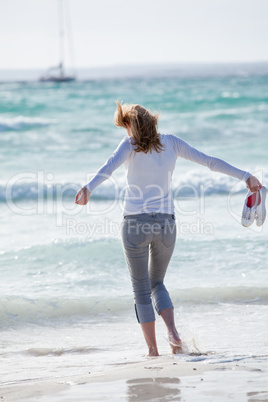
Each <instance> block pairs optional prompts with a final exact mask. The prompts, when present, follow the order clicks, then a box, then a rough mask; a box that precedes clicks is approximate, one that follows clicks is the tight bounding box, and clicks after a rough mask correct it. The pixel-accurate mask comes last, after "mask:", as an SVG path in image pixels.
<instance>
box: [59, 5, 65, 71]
mask: <svg viewBox="0 0 268 402" xmlns="http://www.w3.org/2000/svg"><path fill="white" fill-rule="evenodd" d="M63 11H64V10H63V0H58V19H59V48H60V52H59V54H60V64H59V69H60V75H61V76H62V77H63V76H64V17H63Z"/></svg>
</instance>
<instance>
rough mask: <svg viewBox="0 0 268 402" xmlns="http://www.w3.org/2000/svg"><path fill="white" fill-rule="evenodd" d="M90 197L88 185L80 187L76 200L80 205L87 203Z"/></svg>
mask: <svg viewBox="0 0 268 402" xmlns="http://www.w3.org/2000/svg"><path fill="white" fill-rule="evenodd" d="M89 197H90V192H89V190H88V189H87V188H86V187H82V188H80V190H79V191H78V192H77V194H76V196H75V200H74V202H75V203H76V204H79V205H86V204H87V203H88V200H89Z"/></svg>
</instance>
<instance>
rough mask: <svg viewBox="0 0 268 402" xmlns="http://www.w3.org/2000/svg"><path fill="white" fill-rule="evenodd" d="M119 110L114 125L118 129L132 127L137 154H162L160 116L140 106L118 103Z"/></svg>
mask: <svg viewBox="0 0 268 402" xmlns="http://www.w3.org/2000/svg"><path fill="white" fill-rule="evenodd" d="M116 105H117V110H116V111H115V114H114V124H115V125H116V126H117V127H123V128H128V127H130V131H131V137H132V138H133V140H134V143H135V145H136V148H135V151H136V152H144V153H147V152H149V151H150V152H151V151H153V150H155V151H156V152H161V151H162V150H163V149H164V147H163V145H162V144H161V141H160V135H159V134H158V132H157V121H158V117H159V115H158V114H157V113H155V114H151V113H150V112H149V111H148V110H147V109H145V108H144V107H143V106H140V105H127V104H123V103H122V102H121V103H120V102H118V101H116Z"/></svg>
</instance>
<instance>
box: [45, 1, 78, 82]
mask: <svg viewBox="0 0 268 402" xmlns="http://www.w3.org/2000/svg"><path fill="white" fill-rule="evenodd" d="M63 6H64V4H63V0H58V13H59V51H60V62H59V64H58V66H55V67H51V68H49V69H48V70H47V72H46V73H45V74H44V75H43V76H41V77H40V81H42V82H70V81H74V80H75V75H67V74H65V69H64V36H65V32H64V7H63Z"/></svg>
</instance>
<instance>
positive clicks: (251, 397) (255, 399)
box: [247, 391, 268, 402]
mask: <svg viewBox="0 0 268 402" xmlns="http://www.w3.org/2000/svg"><path fill="white" fill-rule="evenodd" d="M247 397H248V402H265V401H268V391H257V392H247Z"/></svg>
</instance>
